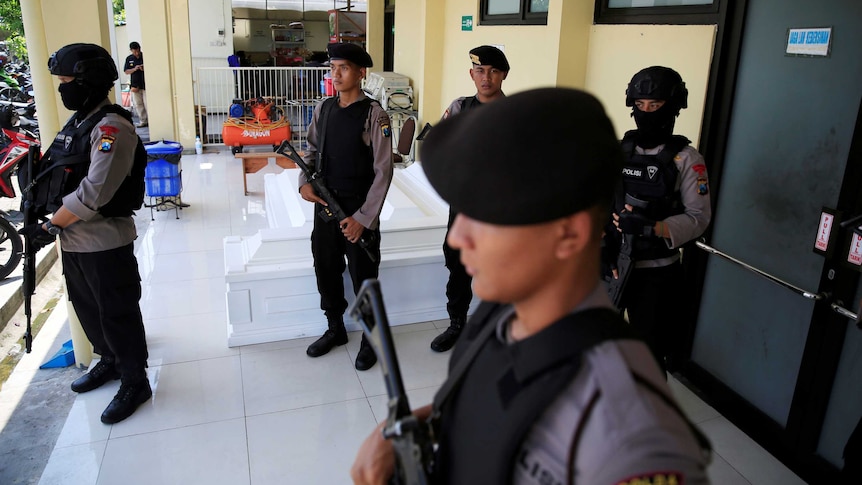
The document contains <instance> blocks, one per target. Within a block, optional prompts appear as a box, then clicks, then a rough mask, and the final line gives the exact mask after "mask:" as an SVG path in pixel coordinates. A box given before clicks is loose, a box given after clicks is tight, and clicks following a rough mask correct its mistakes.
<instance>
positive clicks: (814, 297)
mask: <svg viewBox="0 0 862 485" xmlns="http://www.w3.org/2000/svg"><path fill="white" fill-rule="evenodd" d="M696 244H697V247H699V248H700V249H703V250H704V251H706V252H708V253H710V254H714V255H716V256H719V257H721V258H724V259H726V260H728V261H730V262H732V263H734V264H736V265H738V266H742V267H743V268H745V269H747V270H749V271H751V272H752V273H756V274H759V275H760V276H763V277H764V278H766V279H768V280H769V281H771V282H773V283H775V284H777V285H779V286H783V287H785V288H787V289H788V290H791V291H793V292H795V293H796V294H798V295H800V296H802V297H804V298H808V299H809V300H822V299H824V298H825V297H826V295H825V294H823V293H815V292H813V291H808V290H805V289H802V288H800V287H798V286H796V285H794V284H792V283H788V282H786V281H784V280H782V279H781V278H779V277H777V276H773V275H771V274H769V273H767V272H766V271H763V270H761V269H757V268H755V267H754V266H752V265H750V264H748V263H746V262H744V261H740V260H739V259H736V258H734V257H733V256H730V255H729V254H726V253H723V252H721V251H719V250H718V249H715V248H714V247H712V246H709V245H707V244H705V243H703V242H701V241H697V243H696ZM845 310H846V309H845ZM836 311H837V310H836Z"/></svg>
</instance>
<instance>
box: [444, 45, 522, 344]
mask: <svg viewBox="0 0 862 485" xmlns="http://www.w3.org/2000/svg"><path fill="white" fill-rule="evenodd" d="M470 63H471V64H472V67H471V68H470V79H472V80H473V84H475V85H476V94H475V95H473V96H461V97H459V98H456V99H455V100H454V101H452V103H451V104H450V105H449V107H448V108H446V111H445V112H444V113H443V119H446V118H449V117H450V116H454V115H456V114H458V113H462V112H466V111H470V110H472V109H476V108H478V107H480V106H482V105H484V104H487V103H490V102H493V101H496V100H498V99H502V98H504V97H505V96H506V95H505V94H504V93H503V81H504V80H505V79H506V78H507V77H508V76H509V61H508V60H507V59H506V54H504V53H503V51H501V50H500V49H498V48H496V47H494V46H490V45H481V46H479V47H476V48H474V49H471V50H470ZM456 215H457V214H456V213H455V211H453V210H452V209H451V208H450V209H449V224H448V226H447V229H446V233H447V235H448V233H449V230H450V229H451V228H452V222H453V221H454V220H455V216H456ZM447 239H448V238H447ZM443 260H444V261H445V263H446V268H448V269H449V281H448V282H447V283H446V311H447V312H448V313H449V327H448V328H447V329H446V330H444V331H443V333H441V334H440V335H438V336H437V337H435V338H434V340H432V341H431V350H434V351H435V352H445V351H447V350H449V349H451V348H452V346H453V345H455V341H456V340H458V336H459V335H461V329H463V328H464V324H465V323H466V322H467V311H468V310H469V309H470V302H471V301H472V300H473V291H472V290H471V289H470V285H471V283H472V278H470V275H469V274H467V271H466V269H464V265H463V264H461V257H460V253H459V252H458V250H457V249H454V248H452V246H450V245H449V243H448V242H447V240H446V239H444V240H443Z"/></svg>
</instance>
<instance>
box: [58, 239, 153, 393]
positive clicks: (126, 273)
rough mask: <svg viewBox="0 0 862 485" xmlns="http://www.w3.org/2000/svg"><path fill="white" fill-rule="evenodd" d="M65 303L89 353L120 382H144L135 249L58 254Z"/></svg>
mask: <svg viewBox="0 0 862 485" xmlns="http://www.w3.org/2000/svg"><path fill="white" fill-rule="evenodd" d="M63 273H64V274H65V276H66V287H67V290H68V292H69V301H71V302H72V306H73V307H74V308H75V313H76V314H77V315H78V319H79V320H80V321H81V326H82V327H83V328H84V333H86V334H87V338H88V339H89V340H90V343H92V344H93V350H95V352H96V353H97V354H99V355H101V356H102V359H105V360H106V361H111V360H113V361H114V362H115V365H116V367H117V370H119V371H120V375H121V376H122V377H123V379H130V380H137V379H139V378H141V377H145V376H146V371H145V370H144V369H146V367H147V355H148V354H147V339H146V334H145V332H144V321H143V317H142V316H141V307H140V300H141V276H140V273H138V261H137V259H135V254H134V245H133V244H128V245H126V246H122V247H119V248H116V249H111V250H108V251H100V252H95V253H71V252H67V251H63Z"/></svg>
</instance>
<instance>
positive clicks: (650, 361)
mask: <svg viewBox="0 0 862 485" xmlns="http://www.w3.org/2000/svg"><path fill="white" fill-rule="evenodd" d="M596 307H606V308H613V306H612V304H611V302H610V299H609V298H608V296H607V289H606V288H605V287H604V285H603V284H600V285H599V286H598V287H597V288H596V290H595V291H593V293H592V294H591V295H590V296H589V297H588V298H587V299H585V300H584V302H582V303H581V305H579V306H578V308H576V309H575V310H574V311H575V312H577V311H582V310H586V309H588V308H596ZM509 317H511V313H510V314H509ZM509 317H507V316H503V317H502V318H501V320H500V323H498V332H497V335H498V338H505V333H504V332H506V331H507V328H506V327H507V325H508V322H509V321H510V318H509ZM633 372H636V373H637V374H638V375H639V376H640V377H641V378H643V379H645V380H647V381H648V382H649V383H651V384H652V385H653V386H654V387H656V388H657V389H658V390H660V391H661V392H663V393H665V396H667V397H670V398H671V399H673V398H672V397H671V396H672V394H671V391H670V388H668V386H667V383H666V382H665V380H664V378H663V377H662V375H661V371H660V370H659V368H658V365H657V364H656V363H655V360H654V358H653V357H652V355H651V354H650V351H649V349H648V348H647V347H646V345H645V344H644V343H642V342H639V341H635V340H616V341H614V340H612V341H606V342H604V343H602V344H600V345H598V346H596V347H594V348H592V349H591V350H589V351H588V352H587V353H586V354H585V355H584V360H583V364H582V368H581V370H580V371H579V373H578V375H577V376H576V377H575V379H574V380H573V381H572V382H571V384H569V386H568V387H567V388H566V389H564V390H563V391H562V393H561V394H560V395H559V396H557V398H556V399H555V400H554V401H553V402H552V403H551V405H550V406H549V407H548V408H547V409H546V410H545V412H544V414H543V415H542V416H541V417H540V418H539V420H538V421H536V423H534V425H533V427H532V428H531V430H530V431H529V432H528V434H527V437H526V439H525V440H524V442H523V443H522V445H521V449H520V451H519V453H518V456H517V458H516V463H515V465H514V470H513V473H514V476H513V480H512V483H513V484H514V485H557V484H564V483H566V477H567V470H566V467H567V463H568V458H569V454H570V451H571V447H572V445H573V441H574V437H575V434H576V430H577V429H578V427H579V426H582V427H583V430H582V432H581V434H580V438H579V439H578V444H577V448H576V450H577V451H576V454H575V459H574V470H573V473H572V477H573V479H574V481H573V483H577V484H590V485H605V484H608V485H623V484H648V483H650V484H658V483H661V484H665V485H671V484H680V485H681V484H683V483H684V484H686V485H696V484H703V483H708V479H707V476H706V471H705V469H706V466H707V464H708V461H709V457H708V456H707V455H705V454H704V453H703V452H702V451H701V449H700V447H699V446H698V443H697V441H696V440H695V438H694V435H693V433H692V431H691V429H690V428H689V427H688V425H687V423H686V422H685V421H684V420H683V418H682V417H681V416H680V415H679V414H678V413H677V412H676V411H675V410H673V409H672V408H671V407H669V406H668V405H667V404H666V403H665V402H664V401H663V400H662V398H661V397H660V396H658V395H656V394H655V393H654V392H653V391H652V390H649V389H647V388H646V387H644V386H643V385H642V384H641V383H639V382H637V381H635V379H634V377H633V374H632V373H633ZM594 398H595V399H597V400H596V401H595V404H594V406H593V408H592V410H591V411H590V414H589V416H588V418H587V420H586V421H585V422H583V423H581V420H582V417H583V412H584V410H585V409H586V408H587V407H588V405H589V402H590V401H591V400H592V399H594Z"/></svg>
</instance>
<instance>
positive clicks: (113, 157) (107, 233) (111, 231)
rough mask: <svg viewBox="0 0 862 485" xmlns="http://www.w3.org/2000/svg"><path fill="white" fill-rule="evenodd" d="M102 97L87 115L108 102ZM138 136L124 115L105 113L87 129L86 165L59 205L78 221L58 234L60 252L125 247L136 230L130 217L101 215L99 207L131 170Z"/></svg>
mask: <svg viewBox="0 0 862 485" xmlns="http://www.w3.org/2000/svg"><path fill="white" fill-rule="evenodd" d="M108 104H109V103H108V100H107V99H106V100H105V101H104V102H102V103H101V104H100V105H99V106H97V107H96V108H95V109H94V110H93V111H92V112H90V113H89V115H88V117H89V116H91V115H92V114H93V113H95V112H96V111H98V110H99V108H101V107H102V106H105V105H108ZM137 144H138V138H137V135H136V134H135V127H134V126H132V124H131V123H129V122H128V121H127V120H126V119H125V118H123V117H122V116H120V115H118V114H115V113H108V114H106V115H105V117H104V118H102V120H101V121H100V122H99V123H98V124H96V126H94V127H93V129H92V130H91V131H90V168H89V170H88V171H87V176H86V177H84V179H83V180H82V181H81V184H80V185H78V188H77V189H76V190H75V191H73V192H71V193H69V194H68V195H66V196H65V197H63V207H65V208H66V209H68V210H69V211H70V212H72V213H73V214H75V215H76V216H77V217H79V218H80V219H81V220H80V221H78V222H76V223H74V224H71V225H70V226H69V227H66V228H65V229H64V230H63V232H62V233H60V244H61V247H62V248H63V251H68V252H72V253H95V252H98V251H107V250H109V249H116V248H118V247H122V246H125V245H127V244H129V243H131V242H133V241H134V240H135V238H136V237H137V231H136V230H135V222H134V220H132V218H131V217H103V216H102V215H101V214H99V208H100V207H102V206H103V205H105V204H106V203H108V202H109V201H110V200H111V198H113V197H114V194H115V193H116V192H117V189H118V188H119V187H120V184H122V183H123V180H124V179H125V178H126V177H127V176H128V175H129V174H130V173H131V172H132V166H133V165H134V162H135V148H136V147H137Z"/></svg>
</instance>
